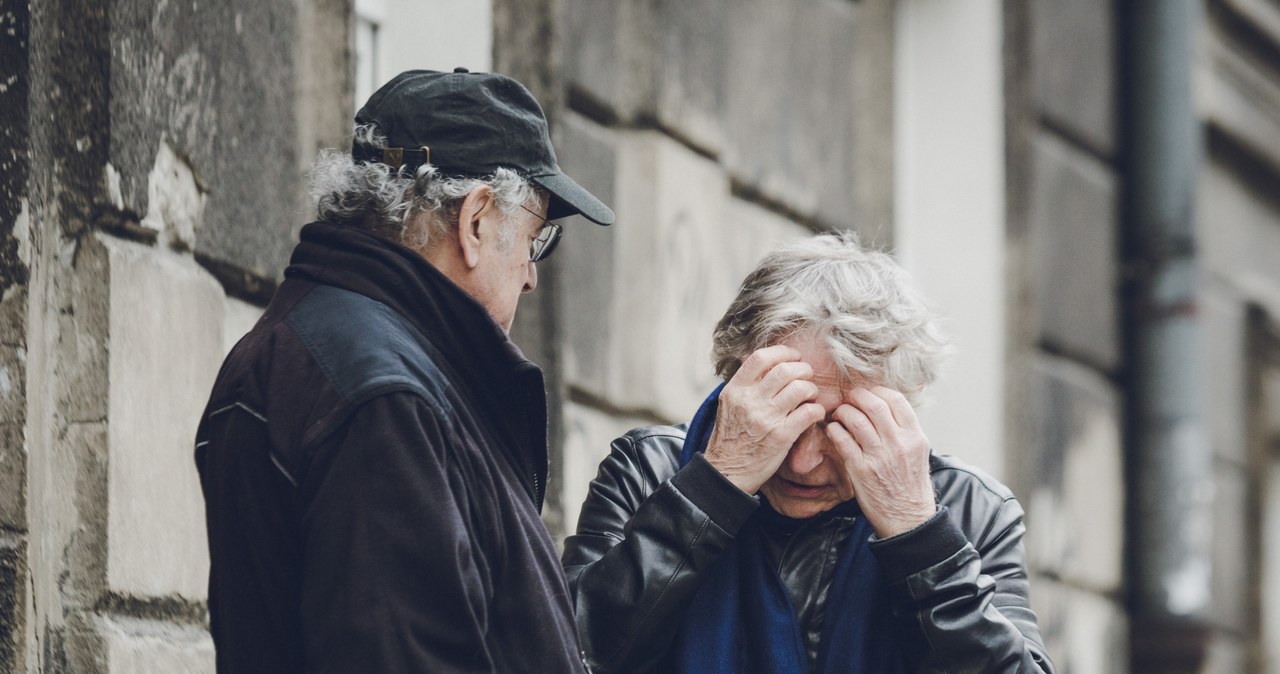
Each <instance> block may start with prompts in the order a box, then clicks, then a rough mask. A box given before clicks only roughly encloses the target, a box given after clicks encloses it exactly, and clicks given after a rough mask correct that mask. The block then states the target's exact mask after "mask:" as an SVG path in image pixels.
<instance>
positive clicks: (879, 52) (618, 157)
mask: <svg viewBox="0 0 1280 674" xmlns="http://www.w3.org/2000/svg"><path fill="white" fill-rule="evenodd" d="M505 4H506V3H502V2H498V3H496V4H495V17H496V23H497V26H496V31H497V35H498V39H495V50H496V52H495V69H498V70H502V71H505V72H509V73H511V74H513V75H516V76H517V77H520V76H521V75H522V73H523V74H525V75H526V76H527V77H528V78H529V79H531V80H532V81H533V82H535V83H537V84H539V85H541V83H544V82H545V83H546V86H545V88H544V90H543V91H538V89H537V87H536V86H535V93H537V94H538V95H539V97H540V99H541V100H542V101H543V103H544V107H546V108H547V109H548V115H549V117H550V118H551V119H552V122H553V134H554V137H555V140H556V143H557V148H558V149H559V154H560V163H561V165H562V166H563V167H564V168H565V170H566V171H568V172H569V173H570V174H571V175H574V176H579V177H580V179H581V180H582V182H583V183H584V184H585V185H586V186H587V187H588V188H589V189H591V190H592V191H593V192H595V193H596V194H597V195H599V196H601V198H603V199H604V200H605V201H606V202H608V203H609V204H611V205H612V206H613V208H614V210H615V212H616V213H617V216H618V225H617V226H616V227H611V228H601V227H596V226H594V225H591V224H590V223H588V222H586V221H585V220H581V219H575V220H573V221H570V222H569V223H568V225H567V227H566V235H565V239H564V241H563V242H562V243H561V246H560V249H559V250H558V252H557V255H556V256H555V257H554V258H552V260H551V261H549V262H548V263H547V264H545V265H542V266H540V268H539V278H540V284H542V287H540V289H539V291H538V292H537V293H534V295H533V296H531V297H533V298H535V300H534V302H533V303H530V304H529V305H528V306H526V305H525V304H523V303H522V305H521V315H520V316H519V317H518V318H517V324H516V326H515V328H514V329H513V331H512V334H513V336H514V337H515V338H516V340H517V341H518V342H519V343H520V344H521V346H522V347H525V348H526V351H529V352H530V353H531V354H533V353H536V354H539V355H541V356H542V358H543V360H542V361H540V362H543V364H544V365H547V364H550V369H551V370H552V371H553V373H552V376H551V377H550V378H549V381H550V382H552V384H553V386H554V387H555V391H553V395H552V399H553V400H555V401H557V402H558V404H556V405H555V406H554V409H553V428H562V429H564V430H563V431H553V433H554V434H555V435H554V438H553V440H560V442H555V441H553V448H555V450H556V451H561V448H563V454H562V455H561V456H553V469H554V470H555V471H557V472H558V473H559V474H558V475H557V476H556V477H557V479H556V480H555V481H553V482H552V485H551V486H552V490H553V492H554V493H553V494H552V495H551V496H550V499H549V502H548V513H547V517H546V519H547V521H548V524H549V525H550V526H551V528H552V531H553V533H554V534H555V535H556V536H557V537H563V536H564V535H566V533H568V532H570V531H572V530H573V527H574V526H575V524H576V520H577V510H578V507H579V506H580V504H581V501H582V499H583V497H585V495H586V487H587V483H588V482H589V480H590V478H591V477H593V476H594V474H595V466H596V464H598V463H599V461H600V460H601V459H602V458H603V457H604V456H605V454H606V453H607V452H608V446H609V442H610V440H612V439H613V438H614V437H616V436H617V435H619V434H621V433H622V432H624V431H626V430H627V429H629V428H631V427H634V426H637V425H641V424H649V423H657V422H663V423H680V422H685V421H688V419H689V418H690V417H691V416H692V415H693V412H694V411H695V410H696V409H697V406H698V404H699V403H700V402H701V400H702V399H703V397H704V396H705V395H706V394H707V393H708V392H709V391H710V390H711V388H712V387H713V386H714V385H715V383H716V379H715V376H714V373H713V372H712V368H711V362H710V349H711V330H712V328H713V327H714V324H715V322H716V320H718V319H719V317H720V315H721V314H722V313H723V311H724V309H725V308H726V307H727V306H728V303H729V301H730V300H731V299H732V297H733V295H734V293H735V292H736V290H737V287H738V284H739V283H740V282H741V280H742V278H743V277H744V276H745V275H746V273H747V272H748V271H750V269H751V268H752V267H753V266H754V265H755V263H756V262H757V261H758V260H759V259H760V257H762V256H763V255H764V253H766V252H768V251H769V250H771V249H772V248H774V247H776V246H777V245H778V244H779V243H781V242H783V241H786V240H789V239H794V238H796V237H801V236H805V235H808V234H811V233H812V232H813V231H815V230H820V229H848V228H861V229H863V231H864V232H865V233H867V235H868V238H869V240H870V241H871V242H873V243H880V244H883V243H886V242H887V241H888V240H889V236H890V233H891V230H890V229H889V228H887V227H885V225H886V223H887V220H888V218H890V217H891V216H892V206H891V203H892V199H891V195H892V189H891V179H890V178H889V175H890V173H891V171H890V167H889V166H888V165H881V166H879V167H878V169H879V170H877V171H870V170H868V171H865V172H864V171H860V170H859V169H860V167H861V166H862V165H863V163H862V162H863V161H865V160H866V159H867V158H868V157H871V158H876V157H879V158H891V156H892V134H891V129H890V128H888V127H889V126H890V125H889V120H890V118H891V115H890V114H889V111H890V107H889V106H890V105H891V101H892V95H891V88H890V83H889V81H888V80H889V76H888V75H889V73H890V72H891V66H892V64H891V61H890V60H889V59H888V58H886V55H887V54H889V53H891V51H892V41H891V39H889V38H888V37H887V36H891V35H892V24H891V21H892V3H891V2H888V1H886V0H865V1H863V2H857V3H854V2H821V1H817V0H804V1H801V2H794V3H776V2H763V1H761V2H752V3H749V6H741V5H736V4H733V3H728V2H720V1H718V0H712V1H706V2H695V3H688V2H669V1H666V0H658V1H656V2H641V3H599V2H591V1H589V0H561V1H558V2H543V3H535V4H538V5H539V7H540V11H544V12H547V13H549V14H550V15H551V16H557V17H562V19H563V20H561V21H552V22H551V23H550V25H551V26H553V27H554V28H551V32H550V33H542V34H541V35H542V36H543V37H544V38H548V37H549V38H553V39H552V40H551V42H552V43H553V44H554V45H558V47H557V48H556V49H553V53H552V54H550V55H549V58H548V61H547V64H548V65H546V66H545V67H543V68H541V69H539V70H540V72H532V73H529V72H528V70H529V68H530V66H529V65H528V61H527V60H526V61H518V60H517V58H518V57H515V56H514V55H516V54H522V53H523V52H521V48H522V47H532V48H534V49H536V48H537V45H536V44H534V45H529V44H527V43H523V42H521V40H520V38H519V34H518V32H515V33H514V35H515V39H514V40H513V41H508V40H507V39H504V35H507V34H508V33H504V26H505V25H511V26H519V25H523V24H522V23H521V22H519V21H516V20H514V17H516V16H518V14H517V10H514V9H512V8H511V7H514V6H515V5H518V4H521V3H514V2H512V3H510V6H509V7H506V8H504V5H505ZM525 11H537V10H528V9H526V10H525ZM504 16H506V17H511V18H508V19H504V18H503V17H504ZM544 16H545V15H544ZM504 21H509V23H505V24H504ZM542 44H543V45H545V44H546V41H545V40H544V41H543V42H542ZM782 46H785V48H782ZM507 49H510V52H509V53H508V52H507ZM872 64H878V65H872ZM885 163H887V162H885ZM544 292H545V293H546V294H545V295H544V294H543V293H544ZM539 295H542V297H541V298H539V297H538V296H539ZM535 313H536V317H535ZM549 325H553V326H554V327H553V328H551V329H547V326H549ZM557 421H558V422H559V423H556V422H557Z"/></svg>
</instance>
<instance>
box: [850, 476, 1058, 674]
mask: <svg viewBox="0 0 1280 674" xmlns="http://www.w3.org/2000/svg"><path fill="white" fill-rule="evenodd" d="M1022 520H1023V512H1022V507H1021V506H1019V505H1018V502H1017V501H1016V500H1014V499H1013V498H1007V499H1005V500H1004V501H1003V502H1002V503H1000V504H999V505H998V506H996V510H995V514H994V517H993V518H992V520H991V521H990V522H989V526H988V527H987V528H986V531H985V533H984V535H982V536H981V537H980V539H979V541H978V544H977V545H976V546H975V544H974V543H972V542H970V541H969V540H968V538H966V535H965V533H964V531H963V530H962V529H961V528H960V527H959V526H958V525H957V524H956V521H955V519H954V517H953V515H952V513H951V512H950V511H949V509H948V508H947V507H946V506H940V507H939V508H938V513H937V514H936V515H935V516H934V517H933V518H932V519H930V520H928V521H927V522H925V523H924V524H921V525H920V526H919V527H916V528H915V529H913V530H911V531H908V532H905V533H903V534H900V535H898V536H894V537H891V538H887V539H883V540H873V541H872V543H871V550H872V551H873V552H874V554H875V555H876V558H877V559H878V560H879V562H880V565H881V569H882V570H883V571H884V573H885V575H886V577H887V580H888V581H889V584H890V592H891V595H892V597H893V605H894V613H895V614H896V617H898V618H900V619H903V620H904V621H905V622H908V623H912V624H914V625H915V626H917V627H918V628H919V634H918V636H920V637H921V638H922V640H923V643H922V644H921V646H922V648H923V649H924V657H923V660H922V663H921V669H920V671H921V672H938V673H942V672H1044V673H1046V674H1051V673H1052V672H1053V664H1052V663H1051V662H1050V661H1049V658H1048V657H1047V656H1046V655H1045V650H1044V641H1043V639H1042V638H1041V636H1040V629H1039V627H1037V626H1036V617H1035V614H1034V613H1032V611H1031V605H1030V599H1029V596H1028V583H1027V565H1026V556H1025V553H1024V552H1023V548H1022V535H1023V532H1024V531H1025V527H1024V526H1023V521H1022Z"/></svg>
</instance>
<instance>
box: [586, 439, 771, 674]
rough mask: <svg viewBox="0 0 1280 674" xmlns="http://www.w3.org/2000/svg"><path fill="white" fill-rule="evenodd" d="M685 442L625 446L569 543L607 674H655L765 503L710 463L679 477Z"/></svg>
mask: <svg viewBox="0 0 1280 674" xmlns="http://www.w3.org/2000/svg"><path fill="white" fill-rule="evenodd" d="M682 438H683V436H681V435H671V436H668V437H665V438H661V440H662V441H661V442H653V441H652V440H653V439H654V438H653V437H652V436H650V437H649V438H648V439H647V440H648V441H646V442H641V443H639V444H641V445H643V447H637V442H636V441H637V439H642V440H643V438H637V436H635V435H627V436H624V437H622V438H619V439H617V440H615V441H614V442H613V445H612V447H611V452H610V454H609V456H608V457H607V458H606V459H605V460H604V462H603V463H601V464H600V471H599V474H598V475H597V477H596V479H595V480H593V481H592V483H591V487H590V491H589V493H588V495H587V499H586V501H585V502H584V503H583V505H582V513H581V515H580V516H579V519H578V530H577V534H576V535H573V536H570V537H569V538H568V539H567V540H566V541H565V551H564V558H563V561H564V564H565V571H566V573H567V575H568V578H569V587H570V589H571V591H572V592H573V596H574V602H575V604H576V612H577V621H578V633H579V635H580V637H581V639H582V645H583V649H584V651H585V655H586V658H587V663H588V664H589V665H590V666H591V668H592V671H594V672H597V674H600V673H605V672H620V671H627V672H630V671H645V670H647V669H648V668H650V667H652V666H653V664H654V663H655V662H656V661H657V660H658V659H659V658H661V657H662V656H663V654H664V653H665V652H666V650H667V648H668V647H669V645H670V644H671V641H672V639H673V638H674V636H675V633H676V629H677V627H678V626H679V624H680V616H682V615H683V614H684V611H685V609H686V608H687V607H688V605H689V602H690V600H691V599H692V598H693V594H694V592H695V591H696V590H697V588H698V585H699V583H700V582H701V579H702V577H703V576H704V574H705V573H706V571H707V570H708V569H709V568H710V567H711V566H712V565H713V564H714V563H715V560H716V559H717V558H718V557H719V555H720V553H722V552H723V551H724V550H725V549H726V548H727V547H728V546H729V544H730V543H731V542H732V541H733V537H734V535H735V534H736V533H737V531H738V529H740V528H741V527H742V524H743V523H744V522H745V521H746V519H747V517H749V516H750V515H751V513H752V512H753V511H754V510H755V509H756V507H758V505H759V502H758V501H756V499H755V498H753V497H751V496H748V495H747V494H745V493H743V492H742V491H741V490H739V489H738V488H737V487H735V486H734V485H733V484H732V483H730V482H729V481H728V480H726V479H725V478H724V477H723V476H721V475H720V473H719V472H717V471H716V470H715V469H714V468H712V467H711V465H710V464H708V463H707V462H706V460H705V459H703V458H702V457H701V456H700V455H698V456H695V457H694V459H693V461H692V462H691V463H690V464H689V465H688V466H686V467H684V468H683V469H680V470H679V471H678V472H677V471H676V468H677V465H676V460H675V455H676V454H678V452H679V448H680V446H681V445H682V444H683V440H682ZM642 449H643V450H644V451H646V452H648V451H658V452H664V453H665V454H666V455H665V456H661V457H656V458H655V457H651V456H648V455H646V456H645V457H640V456H639V455H638V453H637V452H639V451H641V450H642ZM668 478H669V479H668Z"/></svg>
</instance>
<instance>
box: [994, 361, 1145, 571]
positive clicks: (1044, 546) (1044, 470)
mask: <svg viewBox="0 0 1280 674" xmlns="http://www.w3.org/2000/svg"><path fill="white" fill-rule="evenodd" d="M1032 373H1033V376H1034V381H1033V384H1032V396H1033V398H1032V399H1033V401H1034V403H1033V410H1034V414H1035V415H1036V418H1035V420H1034V425H1035V433H1034V434H1033V436H1032V437H1034V438H1038V439H1039V441H1038V442H1037V443H1036V444H1035V445H1033V446H1031V447H1027V448H1025V450H1024V451H1023V453H1022V454H1021V456H1020V457H1019V461H1020V466H1021V467H1022V468H1021V470H1022V471H1023V472H1024V477H1023V478H1022V480H1021V481H1020V484H1026V485H1031V495H1030V498H1029V499H1028V500H1027V501H1025V502H1024V504H1023V505H1024V507H1025V508H1026V511H1027V537H1026V548H1027V557H1028V560H1029V562H1030V564H1031V566H1032V568H1033V569H1036V570H1039V571H1044V572H1046V573H1051V574H1053V575H1054V576H1055V577H1058V578H1061V579H1064V580H1067V581H1070V582H1072V583H1073V584H1074V585H1077V586H1079V587H1086V588H1089V589H1091V590H1094V591H1098V592H1117V591H1119V589H1120V586H1121V579H1122V551H1123V545H1124V529H1123V523H1124V483H1123V474H1122V469H1123V459H1122V448H1121V442H1120V402H1119V399H1118V397H1117V394H1116V392H1115V391H1114V390H1113V389H1112V387H1111V386H1110V384H1109V383H1108V382H1107V381H1106V380H1105V379H1103V378H1102V377H1099V376H1098V375H1097V374H1096V373H1094V372H1091V371H1089V370H1087V369H1085V368H1082V367H1080V366H1079V365H1076V364H1074V363H1071V362H1068V361H1065V360H1061V359H1054V358H1050V357H1041V358H1039V359H1038V360H1037V361H1036V362H1035V364H1034V365H1033V367H1032Z"/></svg>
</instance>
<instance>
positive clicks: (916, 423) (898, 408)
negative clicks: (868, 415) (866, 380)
mask: <svg viewBox="0 0 1280 674" xmlns="http://www.w3.org/2000/svg"><path fill="white" fill-rule="evenodd" d="M871 392H872V393H874V394H876V395H877V396H880V399H881V400H883V401H885V403H887V404H888V405H889V411H890V412H892V413H893V419H894V421H896V422H898V425H899V426H901V427H902V428H905V429H908V430H918V429H919V428H920V419H919V418H917V417H916V408H915V407H913V406H912V405H911V402H910V401H908V400H907V397H906V396H904V395H902V393H901V392H899V391H895V390H893V389H891V388H888V387H887V386H877V387H875V388H873V389H871Z"/></svg>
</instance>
